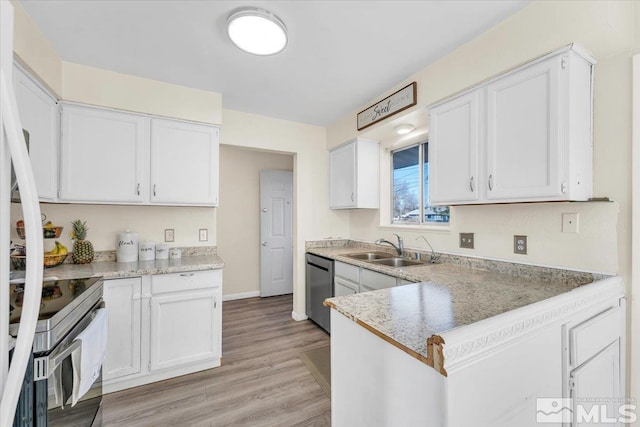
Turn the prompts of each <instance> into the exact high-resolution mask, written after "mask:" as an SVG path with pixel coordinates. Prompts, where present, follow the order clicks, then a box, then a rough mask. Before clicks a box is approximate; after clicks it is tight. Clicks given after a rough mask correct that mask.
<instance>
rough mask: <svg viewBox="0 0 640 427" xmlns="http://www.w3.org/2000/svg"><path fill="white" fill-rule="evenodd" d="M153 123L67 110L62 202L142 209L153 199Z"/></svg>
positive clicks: (81, 109) (80, 109) (97, 111)
mask: <svg viewBox="0 0 640 427" xmlns="http://www.w3.org/2000/svg"><path fill="white" fill-rule="evenodd" d="M148 135H149V119H148V118H146V117H143V116H139V115H135V114H127V113H120V112H116V111H109V110H102V109H98V108H90V107H80V106H76V105H63V106H62V140H61V144H60V150H61V153H60V198H61V199H62V200H63V201H84V202H114V203H141V202H143V201H144V200H145V195H146V194H148V193H147V191H148V188H147V187H148V182H149V176H148V173H149V172H148V170H149V168H148V164H149V156H148V153H149V146H148V141H149V139H148Z"/></svg>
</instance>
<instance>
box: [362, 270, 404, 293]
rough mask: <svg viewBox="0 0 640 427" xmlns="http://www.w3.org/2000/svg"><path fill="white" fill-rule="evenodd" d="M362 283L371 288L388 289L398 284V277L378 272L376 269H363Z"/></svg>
mask: <svg viewBox="0 0 640 427" xmlns="http://www.w3.org/2000/svg"><path fill="white" fill-rule="evenodd" d="M360 285H364V286H366V287H367V288H371V289H386V288H392V287H394V286H395V285H396V278H395V277H393V276H387V275H386V274H382V273H376V272H375V271H371V270H367V269H362V280H361V281H360Z"/></svg>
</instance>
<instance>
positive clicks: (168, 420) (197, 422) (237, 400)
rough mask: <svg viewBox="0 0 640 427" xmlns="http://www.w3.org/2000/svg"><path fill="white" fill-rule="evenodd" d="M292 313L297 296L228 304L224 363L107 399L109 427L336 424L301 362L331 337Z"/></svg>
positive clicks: (105, 420)
mask: <svg viewBox="0 0 640 427" xmlns="http://www.w3.org/2000/svg"><path fill="white" fill-rule="evenodd" d="M291 309H292V297H291V295H285V296H281V297H271V298H250V299H245V300H238V301H228V302H225V303H224V304H223V311H222V313H223V314H222V319H223V320H222V323H223V326H222V354H223V364H222V366H221V367H219V368H215V369H210V370H208V371H203V372H198V373H195V374H191V375H185V376H182V377H178V378H173V379H171V380H167V381H162V382H158V383H154V384H150V385H146V386H142V387H136V388H133V389H129V390H125V391H121V392H118V393H112V394H108V395H105V396H104V398H103V425H104V426H107V427H114V426H127V427H135V426H154V427H157V426H181V427H182V426H197V427H204V426H209V427H214V426H215V427H218V426H329V425H330V424H331V423H330V419H331V415H330V414H331V413H330V402H329V398H328V397H327V395H326V394H325V393H324V392H323V391H322V389H321V388H320V386H319V385H318V383H317V382H316V380H315V379H314V378H313V377H312V376H311V373H310V372H309V371H308V370H307V368H306V367H305V366H304V364H303V363H302V360H301V359H300V358H299V357H298V353H300V352H302V351H308V350H312V349H314V348H318V347H322V346H324V345H327V344H328V343H329V335H327V334H326V333H325V332H324V331H323V330H322V329H320V328H319V327H318V326H316V325H315V324H314V323H312V322H311V321H303V322H296V321H294V320H293V319H292V318H291Z"/></svg>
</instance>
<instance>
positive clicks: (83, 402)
mask: <svg viewBox="0 0 640 427" xmlns="http://www.w3.org/2000/svg"><path fill="white" fill-rule="evenodd" d="M101 307H104V303H103V302H102V301H100V302H98V303H97V304H96V305H95V306H94V307H93V308H92V309H91V310H90V311H89V312H88V313H87V314H86V315H85V316H84V317H83V318H82V319H81V320H80V321H79V322H78V324H77V325H76V326H74V328H73V329H72V330H71V332H69V334H68V335H67V336H66V337H65V338H64V339H63V340H62V341H61V342H60V343H59V344H58V345H57V346H56V347H54V348H53V350H51V351H50V352H48V353H45V354H36V358H35V360H34V380H35V383H34V386H35V412H36V416H35V418H36V425H37V426H43V427H44V426H47V427H91V426H100V425H102V373H101V374H100V375H99V376H98V378H97V379H96V380H95V381H94V383H93V385H92V386H91V389H90V390H89V391H88V392H87V393H86V394H85V395H84V396H82V398H80V400H79V401H78V403H76V405H75V406H73V407H72V406H71V393H72V391H73V365H72V362H71V354H72V353H73V352H74V351H75V350H76V349H78V348H79V345H80V342H79V341H74V339H75V338H76V337H77V336H78V334H79V333H80V332H82V331H83V330H84V329H85V328H86V327H87V326H88V325H89V323H91V321H92V320H93V318H94V317H95V313H96V312H97V310H99V309H100V308H101Z"/></svg>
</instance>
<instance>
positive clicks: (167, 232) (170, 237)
mask: <svg viewBox="0 0 640 427" xmlns="http://www.w3.org/2000/svg"><path fill="white" fill-rule="evenodd" d="M174 234H175V233H174V230H173V228H165V229H164V241H165V242H173V241H174V239H175V235H174Z"/></svg>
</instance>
